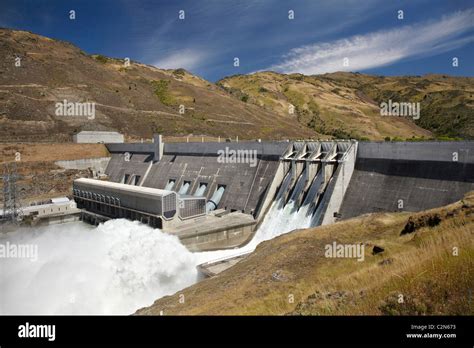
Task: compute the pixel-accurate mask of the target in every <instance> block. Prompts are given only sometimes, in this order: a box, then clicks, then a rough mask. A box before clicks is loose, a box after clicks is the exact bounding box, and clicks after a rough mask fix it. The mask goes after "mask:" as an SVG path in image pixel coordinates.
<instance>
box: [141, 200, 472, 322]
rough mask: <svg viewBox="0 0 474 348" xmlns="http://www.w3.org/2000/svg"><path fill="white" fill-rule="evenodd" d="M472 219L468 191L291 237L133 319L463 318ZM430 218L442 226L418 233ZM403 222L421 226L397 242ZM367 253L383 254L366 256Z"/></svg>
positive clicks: (468, 308) (467, 310)
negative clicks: (355, 248)
mask: <svg viewBox="0 0 474 348" xmlns="http://www.w3.org/2000/svg"><path fill="white" fill-rule="evenodd" d="M473 213H474V192H472V193H471V194H470V195H467V196H466V197H465V199H464V200H463V201H460V202H457V203H454V204H452V205H449V206H447V207H443V208H436V209H432V210H429V211H426V212H420V213H415V214H413V213H391V214H388V213H383V214H370V215H366V216H362V217H359V218H355V219H351V220H347V221H343V222H339V223H336V224H333V225H329V226H324V227H317V228H313V229H307V230H302V231H296V232H293V233H290V234H287V235H284V236H281V237H279V238H276V239H274V240H271V241H267V242H264V243H262V244H261V245H259V246H258V248H257V250H256V252H254V253H253V254H251V255H250V256H249V257H247V258H246V259H244V260H243V261H241V262H240V263H238V264H237V265H235V266H234V267H232V268H230V269H229V270H227V271H225V272H223V273H221V274H220V275H218V276H216V277H214V278H211V279H206V280H204V281H202V282H200V283H198V284H195V285H194V286H191V287H189V288H187V289H185V290H183V291H182V292H179V293H177V294H175V295H173V296H167V297H164V298H162V299H160V300H157V301H156V302H155V303H154V304H153V305H152V306H150V307H148V308H143V309H141V310H139V311H138V312H137V314H144V315H147V314H158V313H159V312H160V311H164V314H165V315H166V314H170V315H171V314H218V315H221V314H237V315H240V314H243V315H247V314H250V315H254V314H272V315H278V314H304V315H329V314H334V315H336V314H340V315H352V314H374V315H398V314H402V315H403V314H427V315H434V314H448V315H455V314H470V315H472V314H473V313H474V306H473V302H472V299H471V298H470V296H471V295H470V291H471V290H470V289H471V287H472V284H473V283H474V272H473V263H474V249H473V234H474V215H473ZM436 214H437V215H438V216H439V217H440V219H441V223H439V224H438V225H437V226H433V227H428V226H425V227H423V226H421V225H423V221H427V218H429V217H433V216H435V215H436ZM409 217H413V220H414V221H416V222H417V224H418V225H420V227H419V228H417V229H416V231H415V232H414V233H410V234H405V235H403V236H401V235H400V233H401V231H402V230H403V229H404V226H405V225H406V224H407V221H408V219H409ZM333 241H337V242H338V243H364V244H365V245H366V247H365V261H363V262H358V261H356V260H355V259H334V258H333V259H330V258H325V257H324V246H325V245H326V244H330V243H332V242H333ZM373 245H378V246H381V247H383V248H385V251H384V252H382V253H380V254H377V255H372V253H371V251H372V247H373ZM453 247H458V248H459V255H458V256H454V255H453ZM180 294H184V296H185V303H184V304H181V303H180V302H179V299H180V298H179V295H180ZM400 294H401V295H403V299H404V301H403V303H399V302H398V299H399V295H400ZM292 299H294V300H293V301H291V300H292Z"/></svg>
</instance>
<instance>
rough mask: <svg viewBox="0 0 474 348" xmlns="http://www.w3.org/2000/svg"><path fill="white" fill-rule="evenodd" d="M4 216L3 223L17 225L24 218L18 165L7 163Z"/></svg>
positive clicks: (4, 177)
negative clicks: (18, 182) (18, 181)
mask: <svg viewBox="0 0 474 348" xmlns="http://www.w3.org/2000/svg"><path fill="white" fill-rule="evenodd" d="M2 179H3V214H2V221H5V222H13V223H17V222H19V221H20V219H21V217H22V215H23V214H22V212H21V204H20V199H19V198H20V197H19V194H18V187H17V180H18V179H19V176H18V174H17V168H16V163H15V162H13V163H11V164H10V165H8V163H5V165H4V168H3V175H2Z"/></svg>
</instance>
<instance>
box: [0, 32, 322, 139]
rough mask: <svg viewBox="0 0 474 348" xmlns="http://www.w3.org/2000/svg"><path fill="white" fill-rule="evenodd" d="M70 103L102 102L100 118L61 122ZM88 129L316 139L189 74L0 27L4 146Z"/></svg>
mask: <svg viewBox="0 0 474 348" xmlns="http://www.w3.org/2000/svg"><path fill="white" fill-rule="evenodd" d="M16 57H20V58H21V67H16V66H15V58H16ZM64 99H66V100H67V101H70V102H88V101H89V102H95V103H96V119H95V120H88V119H87V117H78V116H56V115H55V110H56V109H55V104H56V103H57V102H62V101H63V100H64ZM179 105H184V106H185V108H186V111H185V113H184V114H180V113H179ZM84 129H85V130H104V129H105V130H107V129H114V130H118V131H120V132H123V133H125V134H126V135H127V136H129V137H135V138H139V137H144V138H150V137H151V136H152V133H154V132H155V133H157V132H160V133H162V134H165V135H187V134H203V135H213V136H221V137H235V136H239V137H240V138H247V139H255V138H264V139H265V138H308V137H312V136H315V135H316V133H315V132H314V131H311V130H310V129H308V128H306V127H304V126H300V125H298V124H294V122H292V120H289V119H286V118H283V117H280V116H279V115H275V113H273V112H270V111H265V110H263V109H261V108H259V107H257V106H255V105H252V104H247V103H245V102H242V101H240V100H238V99H236V98H234V97H232V96H231V95H230V94H229V93H227V92H226V91H224V90H223V89H222V88H219V87H217V86H216V85H214V84H212V83H210V82H208V81H205V80H203V79H201V78H199V77H196V76H193V75H191V74H189V73H188V72H186V71H184V70H182V69H178V70H160V69H157V68H155V67H152V66H147V65H143V64H140V63H136V62H132V63H131V65H130V66H129V67H125V65H124V60H119V59H111V58H107V57H103V56H90V55H87V54H85V53H84V52H83V51H81V50H80V49H78V48H77V47H75V46H73V45H71V44H69V43H66V42H62V41H56V40H52V39H49V38H46V37H43V36H39V35H35V34H32V33H29V32H25V31H14V30H8V29H0V140H1V141H36V140H42V141H43V140H46V141H70V139H71V136H72V134H73V133H75V132H77V131H79V130H84Z"/></svg>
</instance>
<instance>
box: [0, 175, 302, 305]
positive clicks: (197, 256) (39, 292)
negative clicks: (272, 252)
mask: <svg viewBox="0 0 474 348" xmlns="http://www.w3.org/2000/svg"><path fill="white" fill-rule="evenodd" d="M302 177H303V176H301V177H300V180H298V183H297V185H296V189H295V192H294V194H293V195H292V196H294V197H297V196H298V194H299V193H300V192H298V190H299V191H300V190H301V189H302V185H303V181H302V180H303V179H302ZM290 182H291V177H290V174H288V175H287V176H286V178H285V179H284V181H283V184H282V186H281V188H280V190H279V192H278V194H277V197H276V199H275V200H274V202H273V203H272V206H271V207H270V209H269V211H268V213H267V214H266V216H265V218H264V220H263V222H262V224H261V226H260V227H259V229H258V230H257V232H256V233H255V236H254V237H253V239H252V240H251V241H250V242H249V243H248V244H247V245H245V246H243V247H241V248H238V249H232V250H219V251H212V252H199V253H191V252H190V251H188V250H187V249H186V248H185V247H184V246H183V245H182V244H181V243H180V241H179V239H178V238H177V237H175V236H171V235H168V234H165V233H162V232H161V231H160V230H157V229H152V228H151V227H149V226H147V225H143V224H141V223H139V222H136V221H134V222H132V221H128V220H124V219H117V220H110V221H107V222H105V223H104V224H101V225H99V226H97V227H93V226H89V225H87V224H85V223H82V222H75V223H69V224H60V225H52V226H47V227H39V228H34V229H32V228H21V229H19V230H17V231H15V232H11V233H5V234H0V243H3V244H5V243H6V242H7V241H8V242H9V243H16V244H35V245H37V246H38V260H37V261H36V262H32V261H31V260H30V259H6V258H4V259H2V258H0V290H1V292H0V293H1V297H0V314H131V313H134V312H135V311H136V310H137V309H139V308H142V307H145V306H149V305H151V304H152V303H153V302H154V301H155V300H156V299H158V298H161V297H163V296H166V295H169V294H173V293H175V292H177V291H179V290H181V289H183V288H185V287H187V286H190V285H192V284H194V283H195V282H197V281H198V272H197V269H196V266H197V265H199V264H201V263H204V262H209V261H213V260H216V259H220V258H226V257H232V256H235V255H240V254H243V253H248V252H251V251H253V250H254V249H255V248H256V247H257V245H258V244H260V243H261V242H263V241H265V240H269V239H272V238H275V237H277V236H279V235H282V234H284V233H288V232H290V231H292V230H294V229H297V228H305V227H309V226H310V224H311V216H310V215H309V216H307V209H308V205H306V206H303V207H300V209H299V210H297V207H296V203H295V201H294V200H293V199H292V198H290V200H289V202H287V203H286V204H285V193H286V191H287V189H288V186H289V184H290Z"/></svg>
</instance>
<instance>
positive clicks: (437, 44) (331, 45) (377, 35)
mask: <svg viewBox="0 0 474 348" xmlns="http://www.w3.org/2000/svg"><path fill="white" fill-rule="evenodd" d="M473 18H474V9H469V10H466V11H460V12H456V13H453V14H451V15H448V16H444V17H442V18H441V19H440V20H437V21H429V22H424V23H421V24H415V25H406V26H402V27H400V28H396V29H390V30H384V31H377V32H373V33H368V34H365V35H356V36H352V37H350V38H347V39H339V40H336V41H333V42H328V43H316V44H312V45H306V46H302V47H297V48H294V49H292V50H290V51H289V53H288V54H286V55H285V56H283V57H282V61H281V62H280V63H277V64H275V65H272V66H270V67H269V68H267V69H265V70H274V71H279V72H283V73H296V72H298V73H303V74H307V75H311V74H322V73H327V72H334V71H360V70H365V69H370V68H375V67H380V66H384V65H389V64H391V63H394V62H396V61H400V60H402V59H407V58H413V57H420V56H430V55H434V54H438V53H441V52H446V51H449V50H452V49H455V48H457V47H461V46H463V45H466V44H468V43H470V42H474V35H473V34H472V33H471V34H468V36H467V37H462V38H461V37H460V36H461V35H463V34H466V33H468V32H469V31H471V30H472V29H473V28H474V20H473ZM345 57H347V58H348V59H349V66H344V65H343V62H344V58H345Z"/></svg>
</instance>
